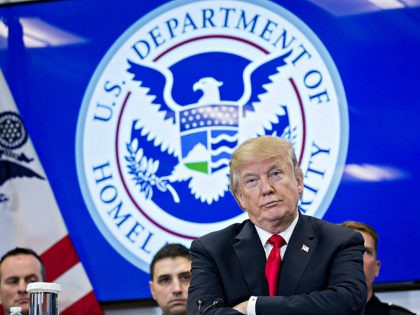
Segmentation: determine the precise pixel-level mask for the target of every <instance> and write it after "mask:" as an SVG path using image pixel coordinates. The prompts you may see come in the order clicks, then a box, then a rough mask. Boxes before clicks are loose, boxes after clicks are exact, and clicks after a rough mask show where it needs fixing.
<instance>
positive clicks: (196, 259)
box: [187, 239, 241, 315]
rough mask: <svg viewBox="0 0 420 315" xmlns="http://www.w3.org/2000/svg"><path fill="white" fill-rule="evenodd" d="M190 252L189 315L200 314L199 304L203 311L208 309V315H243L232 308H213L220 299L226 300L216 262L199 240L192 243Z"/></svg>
mask: <svg viewBox="0 0 420 315" xmlns="http://www.w3.org/2000/svg"><path fill="white" fill-rule="evenodd" d="M190 252H191V255H192V266H191V283H190V287H189V290H188V306H187V315H197V314H199V304H201V306H200V309H201V311H203V310H205V309H208V311H206V312H205V314H206V315H208V314H227V315H230V314H232V315H238V314H241V313H240V312H238V311H236V310H234V309H233V308H230V307H224V306H220V305H219V306H215V307H212V306H211V304H212V303H213V302H215V301H216V300H218V299H221V300H222V301H225V300H226V297H225V291H224V288H223V285H222V279H221V277H220V272H219V270H218V268H217V265H216V263H215V261H214V260H213V258H212V257H211V255H210V254H209V253H208V252H207V250H206V249H205V247H204V246H203V245H202V244H201V242H200V240H199V239H198V240H195V241H193V242H192V244H191V248H190ZM199 300H200V301H201V302H199Z"/></svg>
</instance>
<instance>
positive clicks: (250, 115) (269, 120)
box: [239, 51, 292, 142]
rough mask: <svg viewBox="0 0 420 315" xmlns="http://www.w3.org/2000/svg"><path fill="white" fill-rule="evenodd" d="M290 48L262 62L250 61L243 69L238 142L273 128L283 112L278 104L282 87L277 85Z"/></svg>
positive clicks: (280, 79) (279, 83)
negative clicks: (254, 62)
mask: <svg viewBox="0 0 420 315" xmlns="http://www.w3.org/2000/svg"><path fill="white" fill-rule="evenodd" d="M291 53H292V51H289V52H287V53H285V54H283V55H280V56H277V57H274V58H271V59H269V60H268V61H265V62H264V63H262V64H257V65H255V64H251V65H249V66H248V67H247V68H246V69H245V71H244V86H245V93H244V95H243V96H242V97H241V99H240V100H239V104H243V117H242V122H241V124H240V127H239V141H240V142H242V141H243V140H245V139H248V138H250V137H255V136H257V135H263V134H265V131H264V129H266V130H270V129H272V125H273V124H276V123H278V121H279V116H283V115H285V110H284V107H283V106H284V104H281V100H282V99H284V95H283V96H282V92H283V91H282V90H281V89H280V88H279V86H280V85H281V82H282V80H284V75H283V76H282V75H280V70H281V68H282V67H284V66H286V65H287V63H286V61H285V59H286V58H287V57H289V56H290V54H291Z"/></svg>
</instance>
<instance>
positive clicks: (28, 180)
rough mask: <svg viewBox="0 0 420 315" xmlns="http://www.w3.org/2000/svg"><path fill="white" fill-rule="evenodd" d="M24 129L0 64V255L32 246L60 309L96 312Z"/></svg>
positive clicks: (96, 314) (62, 311)
mask: <svg viewBox="0 0 420 315" xmlns="http://www.w3.org/2000/svg"><path fill="white" fill-rule="evenodd" d="M24 132H25V130H24V126H23V123H22V121H21V120H20V115H19V112H18V109H17V106H16V104H15V101H14V99H13V97H12V94H11V92H10V90H9V87H8V85H7V82H6V80H5V78H4V76H3V73H2V72H1V70H0V231H1V238H0V256H2V255H3V254H4V253H5V252H7V251H9V250H10V249H13V248H15V247H17V246H18V247H29V248H32V249H33V250H35V251H36V252H37V253H39V254H40V256H41V259H42V260H43V262H44V263H45V267H46V281H47V282H56V283H59V284H60V285H61V289H62V291H61V292H60V293H59V310H60V314H61V315H72V314H73V315H74V314H77V315H84V314H89V315H102V314H103V311H102V310H101V308H100V305H99V303H98V301H97V299H96V297H95V294H94V291H93V288H92V285H91V283H90V281H89V278H88V277H87V274H86V271H85V269H84V268H83V265H82V264H81V262H80V261H79V258H78V256H77V253H76V251H75V248H74V247H73V244H72V242H71V239H70V237H69V234H68V231H67V228H66V226H65V223H64V220H63V218H62V216H61V212H60V209H59V208H58V205H57V202H56V200H55V197H54V194H53V192H52V190H51V186H50V184H49V182H48V178H47V177H46V175H45V173H44V170H43V167H42V165H41V163H40V161H39V159H38V156H37V154H36V151H35V149H34V147H33V145H32V142H31V140H30V138H29V137H27V138H26V137H25V135H24V134H23V133H24ZM19 141H20V142H19ZM0 314H3V310H2V309H1V307H0Z"/></svg>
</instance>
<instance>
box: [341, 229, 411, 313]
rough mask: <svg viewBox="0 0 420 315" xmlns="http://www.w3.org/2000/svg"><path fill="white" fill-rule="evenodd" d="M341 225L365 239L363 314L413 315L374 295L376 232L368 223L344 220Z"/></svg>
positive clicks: (377, 272)
mask: <svg viewBox="0 0 420 315" xmlns="http://www.w3.org/2000/svg"><path fill="white" fill-rule="evenodd" d="M342 225H343V226H345V227H348V228H350V229H352V230H355V231H357V232H360V233H361V234H362V236H363V239H364V240H365V250H366V251H365V253H364V255H363V268H364V272H365V277H366V285H367V299H366V300H367V303H366V306H365V312H364V315H415V314H414V313H413V312H411V311H409V310H408V309H406V308H404V307H401V306H399V305H395V304H390V303H384V302H382V301H381V300H379V298H378V297H377V296H376V295H375V292H374V290H373V281H374V280H375V278H376V277H377V276H378V275H379V270H380V268H381V261H380V260H378V233H376V230H375V229H374V228H373V227H372V226H370V225H369V224H366V223H363V222H357V221H346V222H344V223H342Z"/></svg>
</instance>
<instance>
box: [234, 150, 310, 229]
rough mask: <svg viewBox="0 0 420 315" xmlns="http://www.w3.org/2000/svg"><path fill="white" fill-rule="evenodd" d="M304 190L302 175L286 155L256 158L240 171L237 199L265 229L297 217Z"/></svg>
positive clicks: (254, 221) (250, 216)
mask: <svg viewBox="0 0 420 315" xmlns="http://www.w3.org/2000/svg"><path fill="white" fill-rule="evenodd" d="M302 191H303V178H302V176H301V175H300V174H295V172H294V169H293V163H292V161H291V159H290V158H289V157H288V156H287V154H283V155H281V156H278V157H273V158H268V159H265V160H261V161H255V162H252V163H249V164H247V165H245V166H244V167H242V168H241V169H240V170H239V184H238V192H237V199H238V201H239V203H240V204H241V207H242V208H243V209H245V210H246V211H247V212H248V215H249V218H250V220H251V221H252V222H253V223H254V224H256V225H257V226H259V227H261V228H262V229H264V230H267V227H270V226H272V225H273V223H274V224H275V223H276V222H282V223H283V222H284V223H289V222H290V221H291V220H293V219H294V218H295V217H296V215H297V204H298V202H299V194H300V193H301V192H302ZM267 231H268V230H267Z"/></svg>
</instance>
